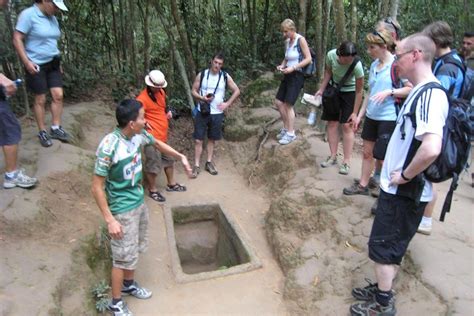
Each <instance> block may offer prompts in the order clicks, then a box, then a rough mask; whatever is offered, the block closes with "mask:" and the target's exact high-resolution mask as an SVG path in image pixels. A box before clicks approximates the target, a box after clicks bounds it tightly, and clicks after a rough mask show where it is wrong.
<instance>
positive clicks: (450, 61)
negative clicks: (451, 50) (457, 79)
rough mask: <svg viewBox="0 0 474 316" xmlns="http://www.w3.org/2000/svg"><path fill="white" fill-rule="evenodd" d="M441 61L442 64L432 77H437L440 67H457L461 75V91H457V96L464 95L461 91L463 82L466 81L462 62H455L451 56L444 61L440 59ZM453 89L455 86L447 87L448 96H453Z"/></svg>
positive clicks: (464, 66) (465, 69) (464, 67)
mask: <svg viewBox="0 0 474 316" xmlns="http://www.w3.org/2000/svg"><path fill="white" fill-rule="evenodd" d="M441 61H442V62H443V64H442V65H440V66H439V67H438V68H436V69H435V72H434V75H435V76H437V74H438V72H439V70H440V68H441V66H443V65H446V64H451V65H455V66H456V67H458V68H459V70H461V73H462V85H461V91H459V96H462V95H463V93H464V91H463V90H464V81H465V80H466V71H467V68H466V65H464V63H463V62H462V61H460V60H457V59H455V58H454V57H452V55H449V56H447V58H445V59H441ZM455 88H456V84H454V85H452V86H451V87H449V91H448V95H453V92H454V89H455Z"/></svg>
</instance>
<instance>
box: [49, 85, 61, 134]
mask: <svg viewBox="0 0 474 316" xmlns="http://www.w3.org/2000/svg"><path fill="white" fill-rule="evenodd" d="M50 91H51V97H52V99H53V101H52V102H51V113H52V115H53V119H52V125H61V116H62V114H63V88H51V89H50Z"/></svg>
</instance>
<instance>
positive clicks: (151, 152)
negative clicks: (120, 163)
mask: <svg viewBox="0 0 474 316" xmlns="http://www.w3.org/2000/svg"><path fill="white" fill-rule="evenodd" d="M144 151H145V158H146V160H145V165H144V171H145V172H148V173H154V174H158V173H160V170H161V168H167V167H172V166H173V165H174V159H173V158H171V157H168V156H166V155H163V154H162V153H161V152H160V151H159V150H158V149H156V148H155V146H153V145H147V146H145V149H144Z"/></svg>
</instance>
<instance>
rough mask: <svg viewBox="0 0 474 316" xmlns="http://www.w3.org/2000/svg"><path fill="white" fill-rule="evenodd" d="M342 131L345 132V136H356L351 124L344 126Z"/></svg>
mask: <svg viewBox="0 0 474 316" xmlns="http://www.w3.org/2000/svg"><path fill="white" fill-rule="evenodd" d="M342 131H343V132H344V134H354V130H353V129H352V126H351V124H349V123H344V124H342Z"/></svg>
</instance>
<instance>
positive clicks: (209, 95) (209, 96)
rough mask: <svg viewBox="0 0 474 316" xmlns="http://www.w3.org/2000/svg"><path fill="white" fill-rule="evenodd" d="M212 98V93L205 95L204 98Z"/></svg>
mask: <svg viewBox="0 0 474 316" xmlns="http://www.w3.org/2000/svg"><path fill="white" fill-rule="evenodd" d="M213 96H214V93H208V94H206V97H208V98H212V97H213Z"/></svg>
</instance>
